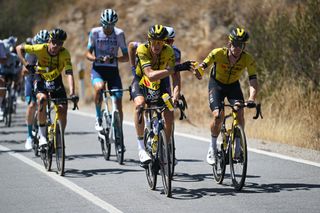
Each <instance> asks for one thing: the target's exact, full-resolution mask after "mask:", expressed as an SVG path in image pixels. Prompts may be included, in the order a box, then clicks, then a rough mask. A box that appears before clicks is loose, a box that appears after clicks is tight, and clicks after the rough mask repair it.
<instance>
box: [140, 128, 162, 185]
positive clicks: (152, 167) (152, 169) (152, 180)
mask: <svg viewBox="0 0 320 213" xmlns="http://www.w3.org/2000/svg"><path fill="white" fill-rule="evenodd" d="M143 138H144V139H143V140H144V146H145V147H146V151H147V153H148V154H149V155H150V157H151V162H150V163H149V164H148V166H147V167H146V177H147V181H148V185H149V187H150V189H151V190H155V188H156V185H157V174H158V171H159V169H158V168H157V165H156V163H157V162H156V161H155V157H154V156H153V155H152V147H151V141H152V137H151V134H150V132H149V130H148V128H145V129H144V137H143Z"/></svg>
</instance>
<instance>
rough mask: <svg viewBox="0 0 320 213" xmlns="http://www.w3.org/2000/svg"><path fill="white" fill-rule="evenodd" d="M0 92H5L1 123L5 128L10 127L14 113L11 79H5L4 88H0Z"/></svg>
mask: <svg viewBox="0 0 320 213" xmlns="http://www.w3.org/2000/svg"><path fill="white" fill-rule="evenodd" d="M0 90H5V91H6V93H5V97H4V99H3V101H2V106H0V107H2V108H3V121H4V124H5V126H7V127H10V126H11V122H12V114H13V113H14V111H15V104H16V103H15V89H14V82H13V81H12V79H10V78H7V82H6V86H5V87H0Z"/></svg>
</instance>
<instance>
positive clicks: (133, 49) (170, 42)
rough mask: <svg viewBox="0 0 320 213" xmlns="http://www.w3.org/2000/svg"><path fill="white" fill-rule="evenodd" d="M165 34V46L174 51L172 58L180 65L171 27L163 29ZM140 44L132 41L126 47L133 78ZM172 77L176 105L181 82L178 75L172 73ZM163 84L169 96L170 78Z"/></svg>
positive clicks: (178, 52) (179, 53) (179, 56)
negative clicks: (165, 31) (166, 33)
mask: <svg viewBox="0 0 320 213" xmlns="http://www.w3.org/2000/svg"><path fill="white" fill-rule="evenodd" d="M165 28H166V30H167V32H168V36H167V38H166V39H165V42H166V44H168V45H170V46H171V47H172V48H173V50H174V56H175V64H180V61H181V51H180V50H179V49H178V48H177V47H176V46H175V45H173V42H174V38H175V35H176V34H175V31H174V29H173V28H172V27H165ZM140 44H141V42H138V41H132V42H129V45H128V52H129V61H130V64H131V72H132V75H133V76H135V72H136V66H137V60H136V50H137V48H138V46H139V45H140ZM172 77H173V79H172V80H173V82H174V85H173V100H174V102H175V103H177V101H178V98H179V97H180V91H181V81H180V78H181V77H180V73H179V72H177V73H174V74H173V75H172ZM165 82H166V85H167V87H168V91H169V92H170V93H169V94H171V86H170V78H169V76H168V77H167V78H165Z"/></svg>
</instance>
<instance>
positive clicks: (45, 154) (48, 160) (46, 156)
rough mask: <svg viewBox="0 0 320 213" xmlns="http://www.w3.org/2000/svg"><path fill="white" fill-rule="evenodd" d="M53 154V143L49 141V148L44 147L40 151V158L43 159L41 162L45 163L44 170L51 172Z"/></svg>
mask: <svg viewBox="0 0 320 213" xmlns="http://www.w3.org/2000/svg"><path fill="white" fill-rule="evenodd" d="M47 132H48V131H47ZM47 134H49V133H47ZM52 152H53V143H52V141H48V145H47V146H42V147H41V150H40V157H41V160H42V162H43V165H44V168H45V169H46V170H47V171H50V170H51V165H52Z"/></svg>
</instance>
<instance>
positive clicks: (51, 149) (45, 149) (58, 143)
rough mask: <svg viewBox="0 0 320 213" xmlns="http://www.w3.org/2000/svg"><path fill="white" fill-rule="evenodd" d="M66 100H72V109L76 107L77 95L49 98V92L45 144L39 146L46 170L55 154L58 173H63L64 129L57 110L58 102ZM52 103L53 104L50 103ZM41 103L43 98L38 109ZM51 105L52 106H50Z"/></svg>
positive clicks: (49, 168)
mask: <svg viewBox="0 0 320 213" xmlns="http://www.w3.org/2000/svg"><path fill="white" fill-rule="evenodd" d="M66 101H72V102H73V109H72V110H75V109H78V106H77V103H78V101H79V98H78V97H77V96H74V97H71V98H51V97H50V93H49V97H48V99H47V102H48V103H47V108H46V116H47V121H46V127H47V141H48V144H47V145H46V146H41V147H40V157H41V159H42V161H43V164H44V167H45V169H46V170H47V171H50V170H51V165H52V156H53V155H55V158H56V164H57V170H58V174H59V175H61V176H63V175H64V168H65V140H64V130H63V127H62V123H61V120H60V115H59V111H58V107H59V104H61V103H65V102H66ZM51 103H53V104H51ZM42 105H43V99H42V100H40V110H43V109H42V108H41V107H42ZM51 105H52V106H51ZM52 112H54V113H55V116H54V119H53V121H52V119H51V113H52Z"/></svg>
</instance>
